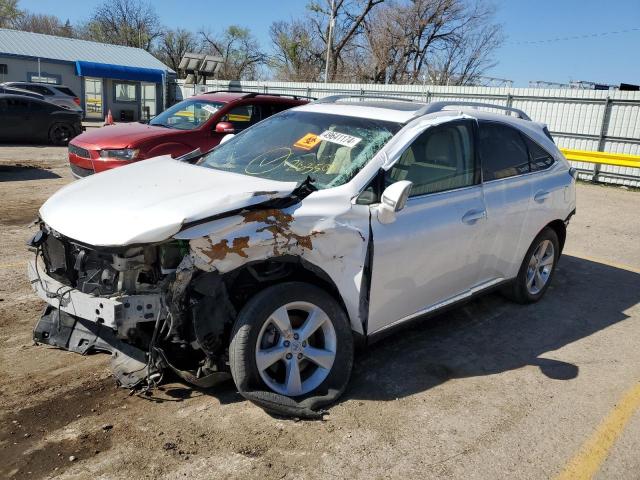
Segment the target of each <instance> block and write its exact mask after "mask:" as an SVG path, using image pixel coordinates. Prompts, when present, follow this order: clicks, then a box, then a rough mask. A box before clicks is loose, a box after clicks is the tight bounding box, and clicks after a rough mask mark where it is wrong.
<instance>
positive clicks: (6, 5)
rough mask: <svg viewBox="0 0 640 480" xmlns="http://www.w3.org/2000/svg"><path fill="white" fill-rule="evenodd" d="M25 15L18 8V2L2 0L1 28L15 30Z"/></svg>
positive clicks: (0, 6) (0, 9) (0, 3)
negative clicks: (15, 25)
mask: <svg viewBox="0 0 640 480" xmlns="http://www.w3.org/2000/svg"><path fill="white" fill-rule="evenodd" d="M23 14H24V12H22V10H20V9H19V8H18V0H0V28H13V26H14V23H15V22H16V21H17V20H19V19H20V17H22V16H23Z"/></svg>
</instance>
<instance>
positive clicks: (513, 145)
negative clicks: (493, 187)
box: [478, 122, 531, 182]
mask: <svg viewBox="0 0 640 480" xmlns="http://www.w3.org/2000/svg"><path fill="white" fill-rule="evenodd" d="M478 144H479V151H480V159H481V161H482V178H483V180H484V181H485V182H488V181H490V180H498V179H501V178H507V177H513V176H516V175H522V174H524V173H529V172H530V171H531V169H530V166H529V151H528V149H527V145H526V143H525V141H524V138H523V136H522V135H520V133H519V132H518V131H517V130H516V129H514V128H511V127H509V126H507V125H501V124H499V123H490V122H480V138H479V141H478Z"/></svg>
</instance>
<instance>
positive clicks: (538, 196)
mask: <svg viewBox="0 0 640 480" xmlns="http://www.w3.org/2000/svg"><path fill="white" fill-rule="evenodd" d="M550 195H551V193H550V192H537V193H536V194H535V195H534V196H533V199H534V200H535V201H536V202H538V203H542V202H544V201H545V200H546V199H547V198H549V196H550Z"/></svg>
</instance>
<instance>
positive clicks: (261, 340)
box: [29, 96, 575, 417]
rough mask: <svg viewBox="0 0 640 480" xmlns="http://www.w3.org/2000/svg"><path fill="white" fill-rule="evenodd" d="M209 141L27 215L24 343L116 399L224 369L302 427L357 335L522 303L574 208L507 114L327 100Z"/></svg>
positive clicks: (560, 172)
mask: <svg viewBox="0 0 640 480" xmlns="http://www.w3.org/2000/svg"><path fill="white" fill-rule="evenodd" d="M480 108H481V109H480ZM487 109H502V110H507V113H510V114H512V113H513V114H515V116H510V115H504V114H492V113H487V112H486V110H487ZM224 140H227V141H224V142H223V143H222V144H221V145H220V146H218V147H216V148H215V149H214V150H212V151H211V152H210V153H208V154H206V155H200V158H199V159H198V161H197V163H196V164H190V163H189V162H188V161H185V160H194V159H195V158H196V157H198V153H197V152H196V153H193V155H187V156H185V158H182V159H177V160H174V159H172V158H170V157H169V156H163V157H158V158H156V159H152V160H147V161H145V162H139V163H134V164H132V165H130V166H126V167H123V168H118V169H115V170H112V171H109V172H105V173H101V174H99V175H95V176H92V177H88V178H86V179H83V180H81V181H79V182H75V183H73V184H70V185H68V186H66V187H64V188H63V189H61V190H60V191H59V192H57V193H56V194H55V195H53V196H52V197H51V198H50V199H49V200H48V201H47V202H46V203H45V204H44V205H43V207H42V208H41V209H40V218H41V222H40V229H39V231H38V232H37V233H36V235H35V236H34V237H33V239H32V240H31V242H30V245H31V247H32V249H33V250H34V251H35V252H36V258H35V260H34V261H32V262H31V263H30V266H29V276H30V280H31V284H32V285H33V288H34V290H35V291H36V292H37V293H38V295H39V296H40V297H41V298H42V299H43V300H45V301H46V302H47V303H48V307H47V308H46V310H45V312H44V314H43V316H42V318H41V319H40V320H39V322H38V324H37V325H36V328H35V330H34V338H35V340H36V341H38V342H41V343H47V344H51V345H56V346H59V347H61V348H66V349H69V350H72V351H76V352H81V353H85V352H87V351H89V350H105V351H109V352H112V354H113V357H112V367H113V372H114V374H115V376H116V378H117V379H118V381H119V382H120V383H121V384H122V385H124V386H127V387H136V386H144V385H147V386H148V385H151V386H153V385H154V384H156V383H157V382H159V381H160V379H161V376H162V372H163V371H166V370H172V371H173V372H175V373H177V374H178V375H179V376H181V377H182V378H183V379H185V380H186V381H188V382H191V383H193V384H196V385H198V386H201V387H209V386H212V385H214V384H216V383H218V382H220V381H222V380H225V379H228V378H229V377H230V376H232V377H233V380H234V381H235V384H236V386H237V387H238V389H239V391H240V393H241V394H242V395H244V396H245V397H246V398H249V399H250V400H252V401H254V402H256V403H257V404H259V405H261V406H262V407H264V408H265V409H266V410H268V411H271V412H277V413H280V414H291V415H296V416H307V417H312V416H316V415H318V413H317V411H318V409H319V408H321V407H322V406H324V405H327V404H329V403H330V402H332V401H334V400H335V399H336V398H337V397H338V396H339V395H340V394H341V393H342V392H343V391H344V389H345V387H346V385H347V383H348V379H349V375H350V373H351V367H352V363H353V352H354V348H353V347H354V343H355V342H356V341H364V342H367V341H371V340H372V339H374V338H376V337H380V336H381V335H382V334H384V333H386V332H388V331H390V329H391V327H395V326H400V325H404V324H406V323H407V322H408V321H410V320H411V319H414V318H418V317H420V318H423V317H424V316H425V315H426V314H431V313H433V312H437V311H439V310H440V309H442V308H443V307H448V306H451V305H452V304H455V303H458V302H461V301H464V300H468V299H469V298H471V297H473V296H474V295H476V294H479V293H482V292H486V291H488V290H490V289H494V288H497V287H501V288H502V289H503V291H505V292H506V293H507V294H508V296H509V297H511V298H513V299H514V300H516V301H518V302H522V303H526V302H535V301H537V300H539V299H540V298H541V297H542V296H543V295H544V293H545V291H546V289H547V288H548V286H549V283H550V282H551V280H552V277H553V272H554V269H555V266H556V264H557V262H558V257H559V255H560V252H561V251H562V247H563V244H564V241H565V236H566V225H567V223H568V221H569V218H570V217H571V216H572V215H573V213H574V212H575V173H574V171H573V170H572V169H571V168H570V166H569V164H568V163H567V161H566V160H565V158H564V157H563V156H562V154H561V153H560V151H559V150H558V148H556V146H555V145H554V143H553V141H552V140H551V137H550V136H549V134H548V131H547V130H546V128H545V127H544V126H543V125H541V124H538V123H535V122H533V121H531V120H529V118H528V117H527V116H526V115H525V114H524V113H523V112H521V111H519V110H515V109H509V108H505V107H500V106H495V105H482V104H469V103H460V102H454V103H450V102H449V103H444V102H439V103H431V104H424V103H417V102H412V101H402V100H400V99H397V98H394V99H385V98H380V97H377V98H355V99H354V98H352V97H348V96H337V97H329V98H325V99H322V100H320V101H316V102H314V103H311V104H308V105H305V106H301V107H297V108H294V109H291V110H287V111H285V112H282V113H280V114H277V115H275V116H273V117H270V118H268V119H266V120H264V121H262V122H260V123H258V124H256V125H255V126H253V127H251V128H249V129H247V130H245V131H243V132H242V133H240V134H238V135H235V136H232V135H229V136H227V137H225V139H224ZM180 160H182V161H180Z"/></svg>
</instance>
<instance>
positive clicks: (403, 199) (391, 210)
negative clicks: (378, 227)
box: [378, 180, 413, 223]
mask: <svg viewBox="0 0 640 480" xmlns="http://www.w3.org/2000/svg"><path fill="white" fill-rule="evenodd" d="M412 186H413V183H412V182H410V181H408V180H400V181H399V182H396V183H392V184H391V185H389V186H388V187H387V188H385V189H384V192H382V201H381V202H380V205H378V221H379V222H380V223H392V222H394V221H395V219H396V212H399V211H400V210H402V209H403V208H404V207H405V205H406V204H407V199H408V198H409V192H411V187H412Z"/></svg>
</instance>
